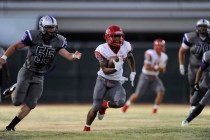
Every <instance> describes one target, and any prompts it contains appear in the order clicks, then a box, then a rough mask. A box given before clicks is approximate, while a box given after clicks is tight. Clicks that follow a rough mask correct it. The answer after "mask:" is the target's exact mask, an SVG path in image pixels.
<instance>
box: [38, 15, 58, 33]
mask: <svg viewBox="0 0 210 140" xmlns="http://www.w3.org/2000/svg"><path fill="white" fill-rule="evenodd" d="M47 28H55V31H54V32H47ZM39 30H40V31H41V32H42V33H43V34H48V35H50V36H54V35H56V34H57V32H58V24H57V21H56V19H55V18H54V17H52V16H48V15H47V16H43V17H42V18H41V19H40V20H39Z"/></svg>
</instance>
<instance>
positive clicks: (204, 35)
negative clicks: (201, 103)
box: [178, 19, 210, 110]
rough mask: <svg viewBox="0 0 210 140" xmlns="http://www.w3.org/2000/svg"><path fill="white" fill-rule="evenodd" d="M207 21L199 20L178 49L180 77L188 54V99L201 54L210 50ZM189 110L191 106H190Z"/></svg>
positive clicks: (183, 72) (191, 92) (185, 35)
mask: <svg viewBox="0 0 210 140" xmlns="http://www.w3.org/2000/svg"><path fill="white" fill-rule="evenodd" d="M209 26H210V25H209V21H208V20H206V19H200V20H198V21H197V23H196V31H194V32H189V33H185V34H184V37H183V40H182V44H181V47H180V49H179V53H178V58H179V70H180V74H181V75H183V76H184V75H185V74H186V70H185V66H184V62H185V54H186V52H187V51H189V52H190V56H189V64H188V71H187V74H188V83H189V85H190V98H191V96H192V95H193V93H194V91H193V87H194V82H195V75H196V72H197V70H198V68H199V66H200V63H201V59H202V56H203V53H204V52H205V51H208V50H210V37H209ZM191 109H193V106H192V105H191ZM191 109H190V110H191Z"/></svg>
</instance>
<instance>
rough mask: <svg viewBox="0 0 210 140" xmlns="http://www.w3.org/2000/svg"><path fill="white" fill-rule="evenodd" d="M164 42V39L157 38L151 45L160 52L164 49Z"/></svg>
mask: <svg viewBox="0 0 210 140" xmlns="http://www.w3.org/2000/svg"><path fill="white" fill-rule="evenodd" d="M165 46H166V42H165V40H163V39H161V38H158V39H156V40H155V41H154V43H153V47H154V50H155V51H156V52H157V53H161V52H164V51H165Z"/></svg>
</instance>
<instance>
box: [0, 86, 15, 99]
mask: <svg viewBox="0 0 210 140" xmlns="http://www.w3.org/2000/svg"><path fill="white" fill-rule="evenodd" d="M16 85H17V84H16V83H15V84H14V85H12V86H11V87H9V88H7V89H6V90H5V91H4V92H3V93H2V97H3V98H8V97H9V96H10V95H11V94H12V92H13V91H14V90H15V88H16Z"/></svg>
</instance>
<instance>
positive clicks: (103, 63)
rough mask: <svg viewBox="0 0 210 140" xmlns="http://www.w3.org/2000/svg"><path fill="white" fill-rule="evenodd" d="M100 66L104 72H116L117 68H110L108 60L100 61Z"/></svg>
mask: <svg viewBox="0 0 210 140" xmlns="http://www.w3.org/2000/svg"><path fill="white" fill-rule="evenodd" d="M99 63H100V67H101V68H102V70H103V72H104V74H112V73H115V72H116V71H117V70H116V69H115V68H108V67H107V66H108V60H105V61H99Z"/></svg>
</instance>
